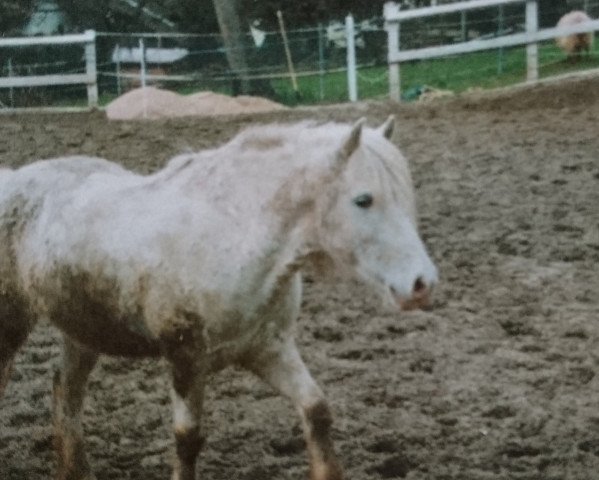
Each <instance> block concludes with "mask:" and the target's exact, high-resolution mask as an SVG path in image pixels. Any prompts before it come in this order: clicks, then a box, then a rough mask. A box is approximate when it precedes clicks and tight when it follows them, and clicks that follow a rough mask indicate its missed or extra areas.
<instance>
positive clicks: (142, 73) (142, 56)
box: [139, 38, 147, 88]
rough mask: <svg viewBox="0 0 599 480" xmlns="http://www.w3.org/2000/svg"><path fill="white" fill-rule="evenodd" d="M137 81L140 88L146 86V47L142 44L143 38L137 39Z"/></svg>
mask: <svg viewBox="0 0 599 480" xmlns="http://www.w3.org/2000/svg"><path fill="white" fill-rule="evenodd" d="M139 81H140V83H141V88H145V87H146V83H147V82H146V47H145V45H144V39H143V38H140V39H139Z"/></svg>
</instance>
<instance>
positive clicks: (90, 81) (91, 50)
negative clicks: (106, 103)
mask: <svg viewBox="0 0 599 480" xmlns="http://www.w3.org/2000/svg"><path fill="white" fill-rule="evenodd" d="M85 33H86V35H87V36H88V37H89V38H88V40H87V42H86V43H85V72H86V74H87V104H88V106H89V108H96V107H97V106H98V73H97V67H96V32H95V30H87V31H86V32H85Z"/></svg>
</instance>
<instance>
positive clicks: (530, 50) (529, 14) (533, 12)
mask: <svg viewBox="0 0 599 480" xmlns="http://www.w3.org/2000/svg"><path fill="white" fill-rule="evenodd" d="M538 13H539V12H538V7H537V2H536V0H527V1H526V31H527V32H529V33H532V32H536V31H537V30H538V29H539V17H538ZM538 79H539V48H538V45H537V44H536V43H530V44H528V45H526V80H527V81H528V82H534V81H536V80H538Z"/></svg>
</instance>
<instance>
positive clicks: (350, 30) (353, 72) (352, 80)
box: [345, 14, 358, 102]
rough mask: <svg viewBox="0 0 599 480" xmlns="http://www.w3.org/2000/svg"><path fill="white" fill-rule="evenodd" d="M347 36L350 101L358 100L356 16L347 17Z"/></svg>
mask: <svg viewBox="0 0 599 480" xmlns="http://www.w3.org/2000/svg"><path fill="white" fill-rule="evenodd" d="M345 38H346V40H347V89H348V93H349V101H350V102H356V101H357V100H358V74H357V69H356V42H355V37H354V17H353V16H352V15H351V14H350V15H348V16H347V17H345Z"/></svg>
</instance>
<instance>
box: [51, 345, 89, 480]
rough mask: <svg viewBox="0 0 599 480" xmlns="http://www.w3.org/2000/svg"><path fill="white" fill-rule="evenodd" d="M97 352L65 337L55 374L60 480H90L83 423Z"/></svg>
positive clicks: (56, 437) (55, 439)
mask: <svg viewBox="0 0 599 480" xmlns="http://www.w3.org/2000/svg"><path fill="white" fill-rule="evenodd" d="M97 360H98V355H97V354H96V353H95V352H92V351H91V350H87V349H86V348H84V347H81V346H79V345H77V344H75V343H73V342H72V341H70V340H69V339H68V338H67V337H66V336H64V344H63V355H62V368H61V369H60V370H59V371H57V372H56V373H55V375H54V392H53V393H54V398H53V400H54V402H53V421H54V446H55V448H56V453H57V456H58V466H57V478H58V479H59V480H91V479H93V478H95V477H94V475H93V473H92V472H91V468H90V466H89V463H88V461H87V455H86V453H85V445H84V440H83V427H82V425H81V412H82V407H83V398H84V396H85V386H86V384H87V378H88V377H89V374H90V373H91V371H92V369H93V368H94V366H95V365H96V362H97Z"/></svg>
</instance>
